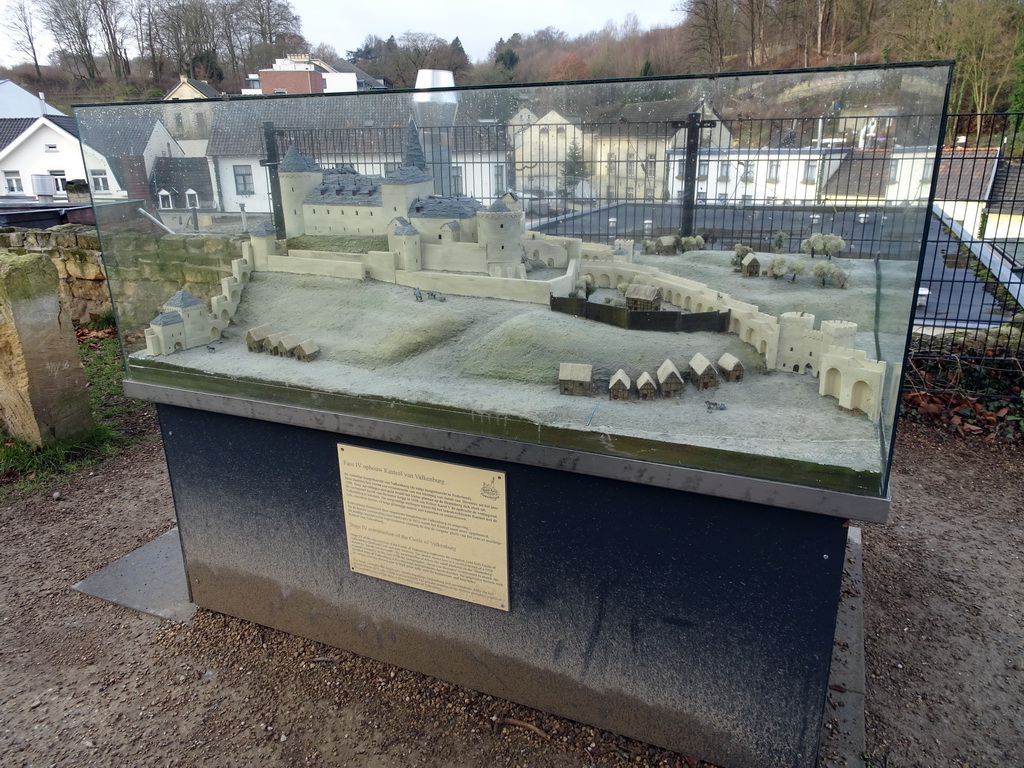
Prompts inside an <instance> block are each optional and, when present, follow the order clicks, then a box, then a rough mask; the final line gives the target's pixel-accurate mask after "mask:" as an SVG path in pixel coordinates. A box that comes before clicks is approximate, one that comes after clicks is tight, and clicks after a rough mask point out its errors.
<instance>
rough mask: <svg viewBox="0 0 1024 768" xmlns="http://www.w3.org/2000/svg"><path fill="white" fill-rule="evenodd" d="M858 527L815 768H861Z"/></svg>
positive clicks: (849, 553)
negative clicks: (818, 767) (817, 766)
mask: <svg viewBox="0 0 1024 768" xmlns="http://www.w3.org/2000/svg"><path fill="white" fill-rule="evenodd" d="M863 563H864V558H863V546H862V544H861V530H860V528H855V527H853V526H851V527H850V533H849V537H848V538H847V541H846V562H845V563H844V564H843V581H842V587H841V600H840V602H839V616H838V617H837V619H836V637H835V641H834V644H833V647H832V666H831V668H830V670H829V681H828V683H829V685H828V697H827V698H826V700H825V717H824V722H823V728H822V737H821V750H820V752H819V757H818V765H819V766H821V768H851V766H855V767H856V768H861V766H863V765H864V760H863V758H862V757H861V756H862V755H863V754H864V752H865V750H866V746H865V737H864V699H865V695H864V689H865V673H864V572H863Z"/></svg>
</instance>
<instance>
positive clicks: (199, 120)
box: [196, 112, 206, 128]
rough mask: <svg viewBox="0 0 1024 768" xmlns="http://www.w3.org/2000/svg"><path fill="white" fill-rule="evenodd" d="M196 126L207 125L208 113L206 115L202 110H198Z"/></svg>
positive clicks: (203, 126) (202, 126)
mask: <svg viewBox="0 0 1024 768" xmlns="http://www.w3.org/2000/svg"><path fill="white" fill-rule="evenodd" d="M196 127H198V128H205V127H206V115H204V114H203V113H202V112H196Z"/></svg>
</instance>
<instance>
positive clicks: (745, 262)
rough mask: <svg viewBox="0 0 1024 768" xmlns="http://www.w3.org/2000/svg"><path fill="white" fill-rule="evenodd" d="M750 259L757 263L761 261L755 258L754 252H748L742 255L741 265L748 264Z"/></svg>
mask: <svg viewBox="0 0 1024 768" xmlns="http://www.w3.org/2000/svg"><path fill="white" fill-rule="evenodd" d="M752 261H756V262H757V263H758V264H760V263H761V260H760V259H759V258H757V254H756V253H748V254H747V255H746V256H744V257H743V266H744V267H746V266H748V265H749V264H750V262H752Z"/></svg>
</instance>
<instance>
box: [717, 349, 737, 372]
mask: <svg viewBox="0 0 1024 768" xmlns="http://www.w3.org/2000/svg"><path fill="white" fill-rule="evenodd" d="M718 367H719V368H721V369H722V370H723V371H734V370H736V369H737V368H739V369H740V370H743V364H742V363H741V362H740V361H739V360H738V359H737V358H736V356H735V355H730V354H729V353H728V352H726V353H724V354H723V355H722V356H721V357H720V358H718Z"/></svg>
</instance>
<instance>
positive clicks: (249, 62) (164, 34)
mask: <svg viewBox="0 0 1024 768" xmlns="http://www.w3.org/2000/svg"><path fill="white" fill-rule="evenodd" d="M674 10H675V11H676V13H677V15H678V19H679V23H678V25H677V26H674V27H665V28H656V29H643V28H641V27H640V25H639V22H638V21H637V18H636V16H635V15H633V14H630V15H629V16H627V17H626V20H625V22H623V23H622V24H621V25H616V24H613V23H611V22H609V23H608V24H607V25H605V26H604V27H603V28H602V29H600V30H597V31H594V32H590V33H587V34H584V35H580V36H577V37H570V36H569V35H567V34H565V33H564V32H562V31H560V30H558V29H554V28H552V27H547V28H544V29H538V30H535V31H532V32H524V31H522V30H519V31H516V30H510V31H509V34H508V36H507V37H502V38H500V39H499V40H497V41H496V42H495V43H494V45H493V47H492V48H491V51H490V53H489V55H488V56H487V57H486V59H485V60H483V61H478V62H472V61H470V59H469V57H468V56H467V55H466V51H465V50H464V48H463V44H462V42H461V41H460V38H459V37H458V36H455V37H453V38H452V39H451V40H450V41H449V40H446V39H444V38H441V37H438V36H436V35H433V34H428V33H419V32H405V33H402V34H397V35H391V36H389V37H387V38H383V37H380V36H377V35H374V34H369V35H367V36H366V38H365V39H364V41H363V43H362V45H360V46H359V48H358V49H356V50H354V51H346V52H344V53H345V55H344V58H345V59H347V60H348V61H350V62H352V63H354V64H356V65H357V66H359V67H361V68H362V69H364V70H365V71H367V72H368V73H370V74H372V75H379V76H383V77H386V78H388V79H389V80H390V81H391V82H392V83H393V84H394V85H395V86H396V87H411V86H412V85H413V84H414V83H415V77H416V72H417V71H418V70H419V69H421V68H425V67H426V68H434V69H450V70H452V71H453V72H455V77H456V82H457V83H459V84H487V83H507V82H543V81H553V80H582V79H590V78H615V77H635V76H646V75H668V74H690V73H703V72H728V71H746V70H761V69H785V68H791V67H807V66H819V65H821V66H829V65H848V64H855V63H860V64H864V63H871V62H895V61H913V60H934V59H955V60H956V61H957V69H956V73H957V74H956V82H955V85H954V89H953V93H952V103H951V109H952V110H954V111H963V112H991V111H999V110H1004V109H1007V108H1011V107H1012V108H1014V109H1018V110H1020V109H1024V82H1022V81H1024V77H1022V74H1024V35H1022V32H1024V5H1019V4H1018V3H1015V2H1011V1H1010V0H678V4H677V5H676V6H675V9H674ZM5 11H6V13H5V15H4V26H5V27H6V29H7V31H8V33H9V43H10V46H11V48H12V50H14V51H16V52H18V53H19V54H21V55H22V56H23V57H24V61H25V63H24V64H21V65H19V66H16V67H13V68H10V69H7V70H0V77H10V78H11V79H13V80H15V81H16V82H18V83H19V84H21V85H23V86H24V87H26V88H28V89H29V90H35V91H45V92H46V93H47V94H48V96H49V98H50V100H51V101H54V102H55V103H57V104H58V105H64V106H66V105H67V104H69V103H72V102H80V101H97V100H120V99H130V98H154V97H158V96H159V95H160V94H162V93H163V92H164V91H165V90H166V89H167V88H169V87H170V86H171V85H173V84H174V82H175V81H176V80H177V77H178V74H179V73H184V74H188V75H189V76H191V77H195V78H198V79H203V80H207V81H209V82H210V83H211V84H213V85H215V86H216V87H217V88H219V89H221V90H223V91H225V92H228V93H237V92H238V91H239V89H240V87H241V85H242V82H243V80H244V78H245V75H246V73H247V72H254V71H256V70H257V69H259V68H261V67H267V66H270V64H271V63H272V62H273V60H274V59H275V58H279V57H283V56H284V55H286V54H288V53H300V52H301V53H305V52H311V53H312V54H313V55H314V56H315V57H317V58H320V59H323V60H325V61H328V62H331V63H333V62H336V61H338V60H340V59H341V58H342V56H341V54H339V52H338V51H336V50H335V49H334V48H333V47H332V46H331V45H330V43H329V41H328V42H324V43H313V42H311V41H309V40H308V39H306V38H304V37H303V36H302V23H301V19H300V18H299V16H298V15H297V13H296V12H295V9H294V8H293V6H292V5H291V3H290V2H289V1H288V0H245V2H243V1H242V0H8V3H7V5H6V8H5ZM44 31H45V32H47V33H48V34H49V37H51V38H52V39H53V40H54V41H55V42H56V48H55V50H54V51H53V53H52V54H51V55H50V56H49V57H48V59H47V60H45V61H43V60H40V55H39V50H38V41H39V39H40V35H41V34H42V33H43V32H44Z"/></svg>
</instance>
